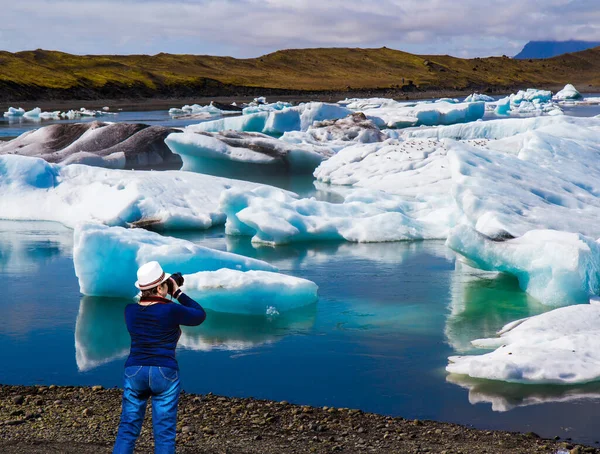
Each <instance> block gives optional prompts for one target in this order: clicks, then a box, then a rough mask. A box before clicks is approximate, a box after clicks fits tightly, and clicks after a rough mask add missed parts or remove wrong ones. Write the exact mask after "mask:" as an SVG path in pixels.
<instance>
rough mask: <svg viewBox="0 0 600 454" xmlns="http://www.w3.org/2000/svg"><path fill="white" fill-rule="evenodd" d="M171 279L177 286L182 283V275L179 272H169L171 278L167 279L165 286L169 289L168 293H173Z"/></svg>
mask: <svg viewBox="0 0 600 454" xmlns="http://www.w3.org/2000/svg"><path fill="white" fill-rule="evenodd" d="M171 279H173V280H174V281H175V283H176V284H177V285H178V286H179V287H181V286H182V285H183V275H182V274H181V273H173V274H171V278H170V279H167V288H168V289H169V295H172V294H173V282H171Z"/></svg>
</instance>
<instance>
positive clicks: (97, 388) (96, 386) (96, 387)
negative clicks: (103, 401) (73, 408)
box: [92, 385, 104, 391]
mask: <svg viewBox="0 0 600 454" xmlns="http://www.w3.org/2000/svg"><path fill="white" fill-rule="evenodd" d="M103 389H104V387H103V386H101V385H95V386H92V391H102V390H103Z"/></svg>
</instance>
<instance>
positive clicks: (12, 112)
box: [4, 107, 25, 117]
mask: <svg viewBox="0 0 600 454" xmlns="http://www.w3.org/2000/svg"><path fill="white" fill-rule="evenodd" d="M23 115H25V109H23V108H22V107H18V108H17V107H9V108H8V110H7V111H6V112H4V116H5V117H22V116H23Z"/></svg>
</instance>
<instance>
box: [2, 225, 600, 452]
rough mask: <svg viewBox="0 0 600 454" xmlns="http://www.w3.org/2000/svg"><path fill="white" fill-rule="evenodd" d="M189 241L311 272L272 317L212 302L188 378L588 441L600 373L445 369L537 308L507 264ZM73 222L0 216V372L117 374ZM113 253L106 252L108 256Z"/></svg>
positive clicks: (16, 380) (362, 248) (114, 313)
mask: <svg viewBox="0 0 600 454" xmlns="http://www.w3.org/2000/svg"><path fill="white" fill-rule="evenodd" d="M184 237H185V238H186V239H188V240H192V241H194V242H197V243H200V244H203V245H206V246H210V247H214V248H218V249H222V250H229V251H232V252H236V253H240V254H244V255H248V256H252V257H257V258H260V259H263V260H267V261H269V262H271V263H273V264H275V265H276V266H278V267H279V268H280V270H281V271H282V272H284V273H289V274H293V275H296V276H300V277H304V278H307V279H311V280H313V281H314V282H316V283H317V284H318V285H319V295H320V298H319V301H318V303H317V304H315V305H313V306H309V307H306V308H304V309H302V310H298V311H296V312H294V313H289V314H285V315H281V316H276V317H271V318H268V317H266V316H265V317H262V316H260V317H258V316H234V315H224V314H217V313H214V312H213V313H209V316H208V320H207V322H206V323H205V324H203V325H202V326H200V327H197V328H193V329H187V330H185V332H184V336H183V337H182V340H181V344H182V345H181V346H180V347H181V348H180V349H179V351H178V359H179V364H180V367H181V369H182V375H183V386H184V389H185V390H186V391H189V392H197V393H207V392H209V391H211V392H213V393H217V394H223V395H229V396H253V397H257V398H268V399H275V400H288V401H291V402H296V403H302V404H310V405H319V406H322V405H328V406H330V405H333V406H342V407H352V408H361V409H363V410H366V411H373V412H379V413H385V414H390V415H400V416H404V417H408V418H420V419H421V418H422V419H424V418H427V419H436V420H443V421H453V422H459V423H466V424H472V425H474V426H476V427H481V428H502V429H509V430H519V431H534V432H536V433H539V434H540V435H543V436H547V437H552V436H555V435H559V436H561V437H564V438H567V437H571V438H573V439H574V440H579V441H583V442H588V443H594V442H595V441H596V439H597V438H598V437H597V436H596V435H595V434H596V433H597V428H596V425H597V424H596V420H597V418H598V417H600V402H598V398H599V396H600V385H587V386H581V387H558V386H550V387H548V386H545V387H540V386H519V385H508V384H499V383H493V382H485V381H477V380H469V379H465V378H461V377H449V376H448V375H447V373H446V372H445V370H444V367H445V366H446V364H447V357H448V356H449V355H452V354H455V353H456V352H457V351H458V352H468V351H471V350H470V344H469V341H470V340H471V339H473V338H477V337H483V336H490V335H493V333H494V332H495V331H496V330H497V329H499V328H500V327H502V326H503V325H504V324H505V323H507V322H509V321H512V320H514V319H517V318H521V317H525V316H528V315H533V314H537V313H540V312H542V311H544V310H545V308H544V307H542V306H541V305H539V304H538V303H536V302H535V301H533V300H532V299H531V298H529V297H527V295H525V294H524V293H523V292H522V291H520V290H519V288H518V286H517V283H516V281H515V280H514V279H511V278H508V277H506V276H500V277H499V276H495V275H490V274H473V273H474V272H473V271H472V270H468V269H463V268H462V267H461V266H460V265H457V264H456V263H455V258H454V256H453V254H452V253H451V252H450V251H449V250H447V249H446V248H445V246H444V243H443V242H417V243H387V244H347V243H321V244H312V245H292V246H282V247H277V248H258V249H255V248H254V247H253V246H252V245H251V244H250V242H249V240H248V239H247V238H242V239H239V238H238V239H231V238H228V237H226V236H225V235H224V233H223V229H222V228H220V229H214V230H211V231H209V232H206V233H203V234H187V235H184ZM71 249H72V232H71V231H70V230H68V229H66V228H64V227H62V226H60V225H58V224H53V223H30V222H10V221H1V222H0V278H1V279H2V282H3V283H4V295H5V297H4V298H3V299H2V300H1V301H0V319H1V320H3V321H4V322H3V323H2V324H1V325H0V342H1V345H2V349H1V350H0V362H1V363H2V364H3V367H2V370H1V372H0V382H1V383H10V384H52V383H54V384H60V385H66V384H71V385H72V384H81V385H93V384H102V385H104V386H107V387H110V386H119V385H120V384H121V373H122V367H123V364H124V361H125V356H126V354H127V349H128V343H129V337H128V333H127V331H126V329H125V326H124V321H123V308H124V306H125V305H126V304H128V301H126V300H119V299H110V298H90V297H82V296H81V295H80V294H79V287H78V283H77V278H76V277H75V274H74V269H73V261H72V250H71ZM107 266H110V264H107Z"/></svg>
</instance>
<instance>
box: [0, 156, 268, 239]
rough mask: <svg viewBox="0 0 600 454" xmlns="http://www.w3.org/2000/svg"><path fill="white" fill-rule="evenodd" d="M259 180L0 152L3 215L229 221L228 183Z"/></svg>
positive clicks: (198, 223) (162, 222)
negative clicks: (222, 201) (222, 205)
mask: <svg viewBox="0 0 600 454" xmlns="http://www.w3.org/2000/svg"><path fill="white" fill-rule="evenodd" d="M256 186H257V185H256V184H253V183H249V182H244V181H237V180H230V179H225V178H219V177H213V176H208V175H201V174H196V173H192V172H180V171H164V172H144V171H125V170H111V169H101V168H98V167H90V166H84V165H68V166H61V165H56V164H49V163H47V162H46V161H44V160H42V159H39V158H30V157H25V156H15V155H4V156H0V192H1V193H2V197H0V218H2V219H11V220H41V221H56V222H60V223H62V224H64V225H66V226H68V227H73V226H75V224H77V223H78V222H82V221H90V222H98V223H103V224H107V225H123V226H126V225H137V226H145V227H153V228H157V229H160V228H167V229H168V228H175V229H178V228H184V229H185V228H194V229H198V228H201V229H205V228H209V227H211V226H213V225H219V224H223V223H224V222H225V214H224V213H223V212H222V211H221V210H219V208H218V201H219V197H220V195H221V192H223V191H224V190H226V189H229V188H233V187H239V188H240V189H242V188H244V189H243V190H245V191H249V190H251V189H253V188H255V187H256Z"/></svg>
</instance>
